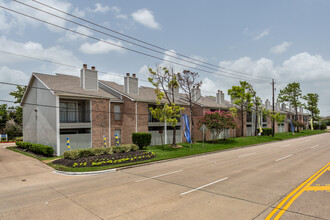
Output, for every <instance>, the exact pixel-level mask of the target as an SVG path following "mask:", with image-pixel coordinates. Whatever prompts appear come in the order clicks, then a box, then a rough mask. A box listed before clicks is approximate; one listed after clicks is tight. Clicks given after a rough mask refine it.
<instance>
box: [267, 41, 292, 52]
mask: <svg viewBox="0 0 330 220" xmlns="http://www.w3.org/2000/svg"><path fill="white" fill-rule="evenodd" d="M291 44H292V43H291V42H286V41H284V42H282V43H281V44H279V45H276V46H274V47H272V48H271V49H270V52H272V53H274V54H281V53H284V52H285V51H287V49H288V48H289V47H290V46H291Z"/></svg>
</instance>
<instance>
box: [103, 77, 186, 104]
mask: <svg viewBox="0 0 330 220" xmlns="http://www.w3.org/2000/svg"><path fill="white" fill-rule="evenodd" d="M100 82H101V83H102V84H104V85H106V86H107V87H108V88H111V89H114V90H115V91H117V92H119V93H120V94H121V95H124V96H126V97H128V98H130V99H132V100H133V101H138V102H148V103H156V100H157V96H156V94H155V89H154V88H152V87H145V86H141V87H139V94H128V93H126V92H125V91H124V85H120V84H118V83H115V82H111V81H105V80H100ZM163 103H165V101H163ZM175 103H176V104H178V105H188V103H187V102H185V101H183V100H180V99H178V100H176V102H175Z"/></svg>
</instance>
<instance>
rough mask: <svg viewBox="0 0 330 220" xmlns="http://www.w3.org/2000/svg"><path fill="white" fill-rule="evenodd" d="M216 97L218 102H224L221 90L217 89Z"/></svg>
mask: <svg viewBox="0 0 330 220" xmlns="http://www.w3.org/2000/svg"><path fill="white" fill-rule="evenodd" d="M216 97H217V103H218V104H225V94H224V93H223V92H222V91H221V90H218V93H217V94H216Z"/></svg>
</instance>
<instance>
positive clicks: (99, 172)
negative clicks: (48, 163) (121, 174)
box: [53, 169, 117, 176]
mask: <svg viewBox="0 0 330 220" xmlns="http://www.w3.org/2000/svg"><path fill="white" fill-rule="evenodd" d="M116 171H117V169H108V170H99V171H91V172H66V171H60V170H54V171H53V173H56V174H61V175H65V176H88V175H97V174H102V173H113V172H116Z"/></svg>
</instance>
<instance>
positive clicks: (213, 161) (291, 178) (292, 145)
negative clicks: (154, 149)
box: [0, 133, 330, 220]
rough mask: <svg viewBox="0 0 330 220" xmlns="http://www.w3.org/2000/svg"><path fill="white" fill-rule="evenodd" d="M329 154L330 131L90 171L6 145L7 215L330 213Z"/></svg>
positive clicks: (3, 211) (1, 156) (2, 158)
mask: <svg viewBox="0 0 330 220" xmlns="http://www.w3.org/2000/svg"><path fill="white" fill-rule="evenodd" d="M329 162H330V133H327V134H321V135H315V136H309V137H304V138H297V139H294V140H288V141H281V142H274V143H268V144H263V145H258V146H254V147H246V148H241V149H235V150H229V151H223V152H219V153H214V154H208V155H203V156H197V157H190V158H185V159H178V160H172V161H167V162H161V163H156V164H151V165H146V166H140V167H135V168H129V169H123V170H119V171H117V172H114V173H105V174H99V175H90V176H64V175H59V174H55V173H53V170H52V168H50V167H48V166H47V165H45V164H43V163H41V162H39V161H38V160H35V159H32V158H29V157H26V156H24V155H21V154H18V153H15V152H12V151H9V150H7V149H4V148H3V147H1V146H0V219H265V218H267V217H268V219H278V218H279V217H280V218H281V219H299V220H300V219H330V203H329V201H330V189H329V188H330V172H329V171H330V164H329ZM282 203H283V205H281V204H282ZM276 207H277V209H276ZM271 213H273V215H271Z"/></svg>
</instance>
